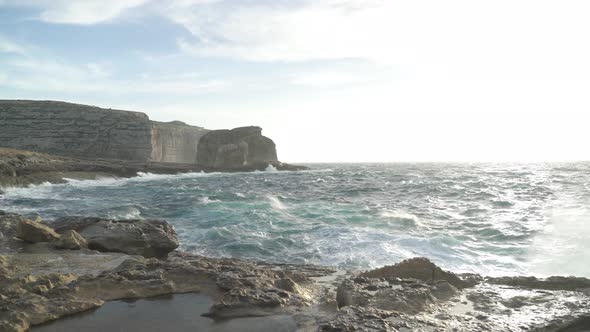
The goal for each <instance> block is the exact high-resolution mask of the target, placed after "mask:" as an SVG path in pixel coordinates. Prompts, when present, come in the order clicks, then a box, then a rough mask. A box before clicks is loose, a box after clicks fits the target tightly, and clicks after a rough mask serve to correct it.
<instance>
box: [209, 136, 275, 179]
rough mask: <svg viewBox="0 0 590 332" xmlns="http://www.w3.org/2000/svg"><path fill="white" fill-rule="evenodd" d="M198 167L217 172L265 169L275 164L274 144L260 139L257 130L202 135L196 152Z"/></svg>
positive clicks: (262, 137)
mask: <svg viewBox="0 0 590 332" xmlns="http://www.w3.org/2000/svg"><path fill="white" fill-rule="evenodd" d="M197 163H198V164H199V165H201V166H205V167H211V168H217V169H242V168H247V167H257V166H263V167H266V166H267V165H268V164H269V163H278V159H277V151H276V147H275V143H274V142H273V141H272V140H271V139H270V138H268V137H265V136H262V128H260V127H254V126H252V127H240V128H234V129H232V130H213V131H210V132H208V133H207V134H205V135H203V137H201V139H200V140H199V145H198V148H197Z"/></svg>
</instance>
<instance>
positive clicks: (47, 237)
mask: <svg viewBox="0 0 590 332" xmlns="http://www.w3.org/2000/svg"><path fill="white" fill-rule="evenodd" d="M16 237H17V238H19V239H21V240H23V241H26V242H30V243H37V242H53V241H57V240H59V235H58V234H57V233H55V231H54V230H53V229H51V228H50V227H47V226H45V225H43V224H42V223H40V222H38V221H33V220H28V219H25V220H20V221H19V222H18V224H17V225H16Z"/></svg>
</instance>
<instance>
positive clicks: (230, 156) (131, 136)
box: [0, 100, 305, 171]
mask: <svg viewBox="0 0 590 332" xmlns="http://www.w3.org/2000/svg"><path fill="white" fill-rule="evenodd" d="M0 129H1V130H0V147H4V148H12V149H18V150H26V151H34V152H42V153H47V154H51V155H56V156H66V157H73V158H78V159H86V160H93V161H96V160H102V161H103V162H106V160H109V161H110V164H112V165H115V164H117V162H119V163H120V162H134V163H144V164H145V163H148V164H149V163H174V164H182V165H179V168H180V169H182V170H183V171H184V170H185V168H186V166H187V165H190V166H191V168H198V169H201V170H207V171H216V170H221V171H252V170H264V169H265V168H266V167H267V166H268V165H269V164H272V165H274V166H275V167H276V168H277V169H279V170H298V169H305V167H300V166H295V165H288V164H283V163H280V162H279V161H278V160H277V152H276V147H275V143H274V142H273V141H272V140H271V139H270V138H268V137H265V136H262V129H261V128H260V127H241V128H235V129H232V130H214V131H210V130H207V129H205V128H202V127H196V126H191V125H188V124H186V123H184V122H180V121H173V122H157V121H151V120H150V119H149V118H148V116H147V115H146V114H144V113H139V112H130V111H122V110H113V109H105V108H100V107H95V106H87V105H80V104H72V103H66V102H58V101H33V100H0ZM69 164H75V165H79V164H81V162H80V161H79V160H77V161H75V162H71V161H69V162H68V165H69ZM110 164H109V165H110ZM76 167H78V166H76ZM109 167H110V166H109ZM144 167H145V166H133V168H144ZM158 167H159V166H158ZM82 168H83V169H87V168H88V166H87V165H84V167H82ZM165 168H166V171H169V168H170V167H165ZM109 169H110V168H109Z"/></svg>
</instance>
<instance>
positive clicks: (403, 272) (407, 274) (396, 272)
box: [360, 257, 472, 288]
mask: <svg viewBox="0 0 590 332" xmlns="http://www.w3.org/2000/svg"><path fill="white" fill-rule="evenodd" d="M360 276H361V277H367V278H413V279H418V280H422V281H437V280H446V281H448V282H449V283H450V284H451V285H453V286H455V287H457V288H465V287H469V286H472V285H471V283H469V282H466V281H464V280H461V279H460V278H459V277H458V276H457V275H456V274H454V273H452V272H446V271H443V270H442V269H441V268H440V267H438V266H436V265H435V264H434V263H432V262H431V261H430V260H428V258H424V257H416V258H411V259H407V260H404V261H402V262H400V263H397V264H395V265H390V266H384V267H382V268H379V269H375V270H372V271H367V272H363V273H361V274H360Z"/></svg>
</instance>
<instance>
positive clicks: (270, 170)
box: [264, 164, 278, 172]
mask: <svg viewBox="0 0 590 332" xmlns="http://www.w3.org/2000/svg"><path fill="white" fill-rule="evenodd" d="M264 171H265V172H278V170H277V169H276V167H274V166H273V165H272V164H268V166H266V168H265V169H264Z"/></svg>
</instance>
